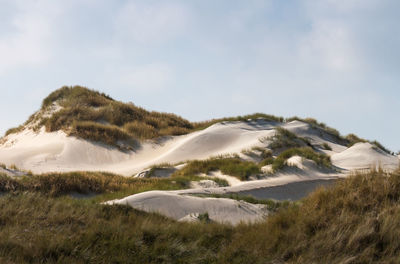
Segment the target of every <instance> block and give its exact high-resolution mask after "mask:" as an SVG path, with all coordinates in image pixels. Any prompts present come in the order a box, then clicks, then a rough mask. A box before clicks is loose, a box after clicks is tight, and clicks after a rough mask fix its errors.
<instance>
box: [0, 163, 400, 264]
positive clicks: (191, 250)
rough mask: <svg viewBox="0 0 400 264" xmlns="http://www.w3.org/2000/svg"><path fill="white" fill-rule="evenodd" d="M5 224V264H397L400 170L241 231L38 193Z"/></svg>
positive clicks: (3, 211) (6, 210)
mask: <svg viewBox="0 0 400 264" xmlns="http://www.w3.org/2000/svg"><path fill="white" fill-rule="evenodd" d="M32 183H33V182H32ZM35 184H36V183H35ZM30 190H31V189H30ZM226 198H228V197H226ZM231 198H233V199H235V198H237V199H242V198H241V197H234V196H232V197H231ZM246 199H247V198H246ZM248 201H249V200H248ZM257 202H259V201H257ZM267 203H268V202H267ZM271 206H273V205H271ZM202 217H204V219H207V217H206V215H203V216H202ZM0 226H1V227H2V228H0V237H1V238H2V239H1V241H0V261H1V262H4V263H132V262H133V263H271V264H272V263H354V264H361V263H397V262H398V260H399V252H400V241H399V239H398V237H399V236H400V172H394V173H391V174H387V173H384V172H383V171H373V172H370V173H366V174H356V175H353V176H350V177H349V178H347V179H345V180H341V181H338V182H337V183H335V185H334V186H332V187H329V188H323V187H321V188H320V189H318V190H316V191H315V192H314V193H312V194H310V195H309V196H308V197H306V198H305V199H303V200H302V201H301V202H298V203H286V204H284V205H280V206H279V208H278V209H277V210H276V212H275V213H274V214H272V215H270V216H269V217H268V218H267V219H266V220H265V221H263V222H259V223H255V224H240V225H238V226H235V227H232V226H229V225H222V224H218V223H214V222H208V221H202V222H198V223H182V222H176V221H173V220H171V219H168V218H166V217H162V216H160V215H157V214H149V213H144V212H141V211H137V210H134V209H132V208H129V207H127V206H122V205H114V206H106V205H101V204H99V203H98V201H94V202H92V201H90V202H88V201H87V200H76V199H72V198H68V197H53V196H48V195H47V194H46V193H42V192H35V191H24V192H19V193H16V194H6V195H3V196H1V197H0Z"/></svg>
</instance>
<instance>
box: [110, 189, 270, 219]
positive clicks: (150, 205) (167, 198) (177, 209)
mask: <svg viewBox="0 0 400 264" xmlns="http://www.w3.org/2000/svg"><path fill="white" fill-rule="evenodd" d="M108 204H127V205H129V206H131V207H133V208H136V209H139V210H143V211H146V212H158V213H161V214H163V215H165V216H168V217H171V218H173V219H176V220H181V219H191V217H190V216H191V215H194V214H203V213H208V215H209V218H210V219H211V220H213V221H216V222H220V223H230V224H233V225H235V224H238V223H240V222H255V221H259V220H262V219H263V218H264V217H265V216H266V215H267V213H268V211H267V209H266V207H265V206H264V205H256V204H250V203H246V202H243V201H235V200H232V199H223V198H200V197H194V196H188V195H180V194H177V193H175V192H163V191H150V192H145V193H140V194H136V195H132V196H128V197H126V198H124V199H121V200H115V201H110V202H108Z"/></svg>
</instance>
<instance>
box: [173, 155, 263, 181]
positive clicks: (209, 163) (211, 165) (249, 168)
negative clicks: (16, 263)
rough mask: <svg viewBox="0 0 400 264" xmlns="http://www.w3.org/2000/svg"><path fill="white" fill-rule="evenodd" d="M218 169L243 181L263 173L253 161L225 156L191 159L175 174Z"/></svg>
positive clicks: (197, 172) (207, 171) (183, 174)
mask: <svg viewBox="0 0 400 264" xmlns="http://www.w3.org/2000/svg"><path fill="white" fill-rule="evenodd" d="M218 170H220V171H221V172H222V173H223V174H226V175H230V176H234V177H236V178H238V179H239V180H242V181H245V180H248V179H249V177H250V176H251V175H255V174H259V173H261V171H260V168H259V167H258V166H257V164H255V163H253V162H249V161H243V160H241V159H240V158H238V157H228V158H224V157H223V158H211V159H208V160H194V161H190V162H189V163H188V164H187V165H186V166H185V167H184V168H182V169H181V170H178V171H176V172H175V173H174V174H173V176H193V175H198V174H200V173H204V174H208V173H210V172H212V171H218Z"/></svg>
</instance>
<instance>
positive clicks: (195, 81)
mask: <svg viewBox="0 0 400 264" xmlns="http://www.w3.org/2000/svg"><path fill="white" fill-rule="evenodd" d="M399 12H400V1H398V0H304V1H300V0H299V1H294V0H285V1H282V0H265V1H261V0H260V1H258V0H246V1H239V0H218V1H217V0H212V1H211V0H210V1H208V0H197V1H195V0H191V1H190V0H181V1H178V0H176V1H175V0H163V1H156V0H142V1H129V0H125V1H109V0H79V1H78V0H65V1H61V0H59V1H54V0H20V1H19V0H0V89H1V97H0V113H1V115H0V133H4V132H5V131H6V130H7V129H8V128H10V127H12V126H16V125H19V124H21V123H22V122H24V121H25V120H26V119H27V118H28V117H29V115H30V114H32V113H33V112H34V111H36V110H37V109H38V108H39V107H40V104H41V101H42V99H43V98H44V97H45V96H47V95H48V94H49V93H50V92H51V91H53V90H55V89H57V88H59V87H61V86H63V85H75V84H80V85H84V86H87V87H89V88H93V89H96V90H99V91H102V92H105V93H107V94H109V95H111V96H112V97H114V98H115V99H118V100H122V101H125V102H128V101H132V102H134V103H135V104H136V105H140V106H143V107H145V108H146V109H150V110H159V111H167V112H173V113H177V114H179V115H182V116H183V117H185V118H188V119H190V120H192V121H198V120H204V119H209V118H214V117H215V118H216V117H222V116H233V115H244V114H249V113H253V112H265V113H268V114H275V115H281V116H285V117H289V116H293V115H298V116H301V117H314V118H317V119H318V120H320V121H322V122H325V123H327V124H328V125H330V126H332V127H335V128H337V129H338V130H339V131H340V132H341V133H342V134H347V133H356V134H358V135H359V136H362V137H365V138H368V139H377V140H378V141H380V142H382V143H383V144H384V145H385V146H387V147H388V148H390V149H392V150H393V151H398V150H400V140H399V135H400V122H399V118H398V116H399V112H400V110H399V105H400V104H399V101H400V89H399V87H398V83H399V81H400V74H399V69H400V52H399V47H400V16H399V15H398V14H399Z"/></svg>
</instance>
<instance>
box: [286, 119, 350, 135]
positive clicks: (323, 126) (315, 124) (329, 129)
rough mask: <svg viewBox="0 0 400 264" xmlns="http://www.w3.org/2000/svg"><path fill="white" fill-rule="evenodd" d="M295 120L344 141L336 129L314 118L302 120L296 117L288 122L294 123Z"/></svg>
mask: <svg viewBox="0 0 400 264" xmlns="http://www.w3.org/2000/svg"><path fill="white" fill-rule="evenodd" d="M294 120H298V121H301V122H305V123H308V124H310V125H311V126H312V127H313V128H317V129H318V128H319V129H322V130H324V131H325V132H327V133H328V134H330V135H331V136H333V137H335V138H336V139H342V137H341V135H340V133H339V131H337V130H336V129H334V128H332V127H329V126H327V125H326V124H325V123H322V122H318V121H317V120H316V119H314V118H300V117H297V116H294V117H290V118H287V119H286V122H291V121H294Z"/></svg>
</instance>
